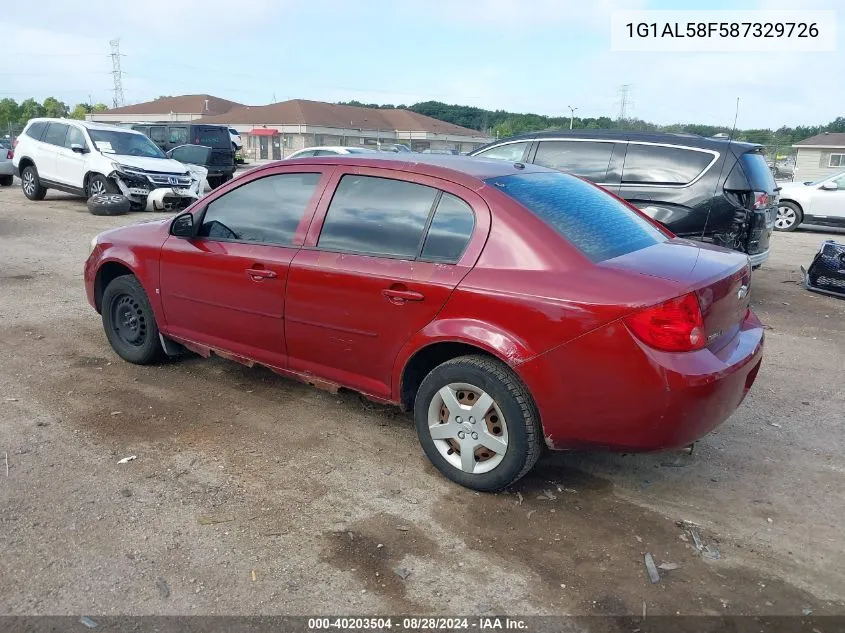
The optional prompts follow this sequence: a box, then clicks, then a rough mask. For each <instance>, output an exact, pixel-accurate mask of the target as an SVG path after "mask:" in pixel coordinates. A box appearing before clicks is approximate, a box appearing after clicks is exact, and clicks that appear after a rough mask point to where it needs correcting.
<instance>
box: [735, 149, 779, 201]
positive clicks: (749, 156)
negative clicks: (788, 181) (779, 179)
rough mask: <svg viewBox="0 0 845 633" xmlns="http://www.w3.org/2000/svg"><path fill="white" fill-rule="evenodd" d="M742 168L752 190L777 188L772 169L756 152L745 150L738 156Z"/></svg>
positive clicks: (768, 190) (767, 190)
mask: <svg viewBox="0 0 845 633" xmlns="http://www.w3.org/2000/svg"><path fill="white" fill-rule="evenodd" d="M739 161H740V162H741V163H742V170H743V171H744V172H745V176H746V177H747V178H748V184H749V185H751V188H752V189H753V190H754V191H765V192H772V191H774V190H775V189H776V188H777V185H776V184H775V178H774V176H773V175H772V170H771V169H769V166H768V165H767V164H766V159H765V158H763V156H762V155H761V154H759V153H757V152H745V154H743V155H742V156H740V159H739Z"/></svg>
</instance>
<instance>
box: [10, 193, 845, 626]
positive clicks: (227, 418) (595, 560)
mask: <svg viewBox="0 0 845 633" xmlns="http://www.w3.org/2000/svg"><path fill="white" fill-rule="evenodd" d="M145 217H148V214H132V215H129V216H122V217H116V218H99V217H94V216H91V215H90V214H89V213H88V212H87V210H86V208H85V204H84V202H83V201H80V200H76V199H73V198H71V197H69V196H65V195H62V194H57V193H55V192H50V193H49V194H48V196H47V199H46V200H45V201H43V202H39V203H33V202H29V201H27V200H26V199H25V198H24V197H23V195H22V193H21V192H20V189H19V188H18V187H15V188H0V359H2V362H0V613H5V614H18V615H40V614H72V613H89V614H106V615H108V614H133V615H137V614H313V613H338V614H376V613H382V614H384V613H428V614H443V615H455V614H467V615H469V614H485V613H513V614H524V615H528V614H610V613H612V614H639V613H641V612H642V610H643V608H644V607H643V605H645V606H646V607H647V609H648V613H649V614H674V613H676V612H680V613H683V614H726V613H727V614H772V615H774V614H793V615H794V614H801V613H802V612H803V611H804V610H806V609H812V610H813V612H814V613H815V614H817V615H823V614H845V547H843V536H842V534H843V532H842V524H843V519H845V492H843V491H845V485H843V483H845V439H843V436H844V435H845V434H843V417H844V416H843V413H842V412H843V411H845V391H844V390H843V389H842V376H843V375H845V301H842V300H838V299H835V298H830V297H824V296H819V295H814V294H811V293H809V292H807V291H805V290H803V289H802V288H801V287H800V286H799V285H798V283H797V282H798V280H799V278H800V275H799V272H798V266H799V265H801V264H804V265H806V264H808V263H809V262H810V260H811V258H812V255H813V253H814V252H815V250H816V249H817V247H818V244H819V241H820V240H822V239H824V238H825V237H827V235H825V234H822V233H818V232H810V231H804V230H802V231H798V232H796V233H791V234H782V233H779V234H777V235H775V237H774V246H773V255H772V258H771V260H770V261H769V263H767V264H766V265H765V266H764V268H762V269H761V270H759V271H757V272H756V273H755V275H754V280H753V286H752V296H753V303H754V306H755V309H756V310H757V311H758V314H759V315H760V317H761V319H762V320H763V322H764V323H766V324H767V326H768V328H769V330H768V332H767V337H768V339H767V348H766V353H765V358H764V362H763V367H762V370H761V372H760V375H759V378H758V380H757V383H756V384H755V386H754V388H753V389H752V391H751V393H750V395H749V396H748V398H747V399H746V401H745V403H744V404H743V405H742V407H741V408H740V409H739V410H738V411H737V412H736V413H735V414H734V416H733V417H732V418H731V419H730V420H729V421H728V422H726V423H725V424H724V425H723V426H722V427H720V428H719V429H718V430H717V431H715V432H714V433H712V434H711V435H710V436H708V437H706V438H705V439H704V440H702V441H701V442H700V443H699V444H698V446H697V449H696V451H695V453H694V455H692V456H688V455H686V454H681V453H662V454H650V455H613V454H599V453H556V454H547V455H546V456H544V457H543V458H542V459H541V461H540V463H539V464H538V466H537V468H536V469H535V470H534V471H533V472H532V473H531V474H530V475H529V476H528V477H526V478H525V479H524V480H523V481H521V482H519V483H518V484H517V485H516V486H515V487H514V488H513V489H512V490H510V491H507V492H504V493H500V494H478V493H474V492H471V491H468V490H465V489H462V488H459V487H456V486H455V485H453V484H451V483H449V482H448V481H447V480H445V479H444V478H443V477H441V476H439V475H438V474H437V472H436V471H435V470H434V469H433V468H432V467H431V466H430V465H429V464H428V463H427V461H426V459H425V457H424V455H423V454H422V451H421V450H420V448H419V446H418V444H417V441H416V438H415V434H414V431H413V426H412V424H411V422H410V420H409V419H408V418H407V417H405V416H404V415H402V414H400V413H398V412H397V411H395V410H393V409H391V408H387V407H381V406H378V405H375V404H372V403H369V402H366V401H363V400H362V399H360V398H359V397H358V396H357V395H355V394H350V393H341V394H339V395H331V394H328V393H325V392H321V391H317V390H315V389H313V388H310V387H307V386H304V385H300V384H298V383H295V382H291V381H288V380H285V379H282V378H280V377H278V376H276V375H274V374H271V373H269V372H267V371H263V370H259V369H247V368H244V367H241V366H239V365H237V364H234V363H232V362H228V361H224V360H221V359H210V360H203V359H200V358H196V357H188V358H184V359H182V360H179V361H175V362H168V363H166V364H163V365H160V366H156V367H136V366H133V365H130V364H128V363H125V362H123V361H121V360H120V359H118V358H117V356H116V355H115V354H114V353H112V351H111V349H110V348H109V346H108V344H107V343H106V340H105V336H104V335H103V332H102V327H101V324H100V320H99V317H98V316H97V315H96V313H94V311H93V310H92V309H91V308H90V307H89V305H88V304H87V302H86V300H85V294H84V289H83V282H82V263H83V261H84V259H85V257H86V256H87V253H88V243H89V241H90V238H91V237H92V236H93V235H94V234H96V233H98V232H100V231H102V230H105V229H107V228H110V227H114V226H119V225H122V224H126V223H130V222H134V221H137V220H139V219H142V218H145ZM840 238H841V239H845V237H843V236H841V234H840ZM130 455H135V456H137V459H135V460H134V461H131V462H129V463H126V464H123V465H121V464H118V460H120V459H121V458H123V457H127V456H130ZM6 456H7V461H6ZM6 464H8V475H7V472H6ZM681 520H688V521H693V522H695V523H697V524H698V525H700V533H701V538H702V540H703V541H704V542H705V543H707V544H709V545H710V546H712V547H715V548H718V551H719V552H720V558H719V559H718V560H711V559H709V558H707V557H704V556H699V555H697V554H696V552H695V550H694V548H693V543H692V539H691V535H689V534H687V533H685V531H684V530H683V529H682V528H681V527H679V526H678V525H677V524H676V522H677V521H681ZM646 552H651V553H652V554H653V555H654V558H655V559H656V562H657V563H658V564H664V563H671V564H675V565H678V566H679V567H678V568H677V569H673V570H664V571H662V572H661V574H662V578H661V581H660V583H659V584H651V583H650V582H649V580H648V576H647V574H646V570H645V567H644V565H643V555H644V553H646ZM670 566H671V565H670ZM397 569H398V570H399V572H400V573H397V571H396V570H397Z"/></svg>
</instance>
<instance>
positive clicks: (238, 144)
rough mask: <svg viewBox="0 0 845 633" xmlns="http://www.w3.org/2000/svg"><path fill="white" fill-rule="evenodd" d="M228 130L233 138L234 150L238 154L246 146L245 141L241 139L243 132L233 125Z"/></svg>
mask: <svg viewBox="0 0 845 633" xmlns="http://www.w3.org/2000/svg"><path fill="white" fill-rule="evenodd" d="M228 131H229V138H230V139H231V140H232V150H233V151H234V152H235V153H236V154H237V153H238V152H239V151H241V150H242V149H243V147H244V143H243V141H242V140H241V133H240V132H238V131H237V130H236V129H235V128H233V127H230V128H228Z"/></svg>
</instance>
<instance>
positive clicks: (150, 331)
mask: <svg viewBox="0 0 845 633" xmlns="http://www.w3.org/2000/svg"><path fill="white" fill-rule="evenodd" d="M101 310H102V318H103V329H104V330H105V332H106V338H107V339H108V341H109V344H111V347H112V349H113V350H114V351H115V352H116V353H117V355H118V356H120V357H121V358H122V359H123V360H126V361H129V362H130V363H134V364H136V365H149V364H150V363H155V362H157V361H159V360H161V359H162V358H164V349H163V348H162V346H161V340H160V339H159V333H158V326H157V325H156V320H155V314H154V313H153V309H152V306H150V301H149V299H148V298H147V293H146V292H144V288H143V287H142V286H141V282H139V281H138V278H137V277H135V275H121V276H120V277H115V278H114V279H113V280H112V281H111V283H110V284H109V285H108V286H106V290H105V292H103V300H102V308H101Z"/></svg>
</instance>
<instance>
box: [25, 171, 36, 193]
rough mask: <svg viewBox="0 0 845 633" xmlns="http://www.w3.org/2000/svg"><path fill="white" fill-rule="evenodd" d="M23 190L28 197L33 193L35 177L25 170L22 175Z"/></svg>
mask: <svg viewBox="0 0 845 633" xmlns="http://www.w3.org/2000/svg"><path fill="white" fill-rule="evenodd" d="M23 190H24V193H26V195H28V196H31V195H32V194H33V193H35V176H34V175H33V173H32V171H31V170H27V171H25V172H24V173H23Z"/></svg>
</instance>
